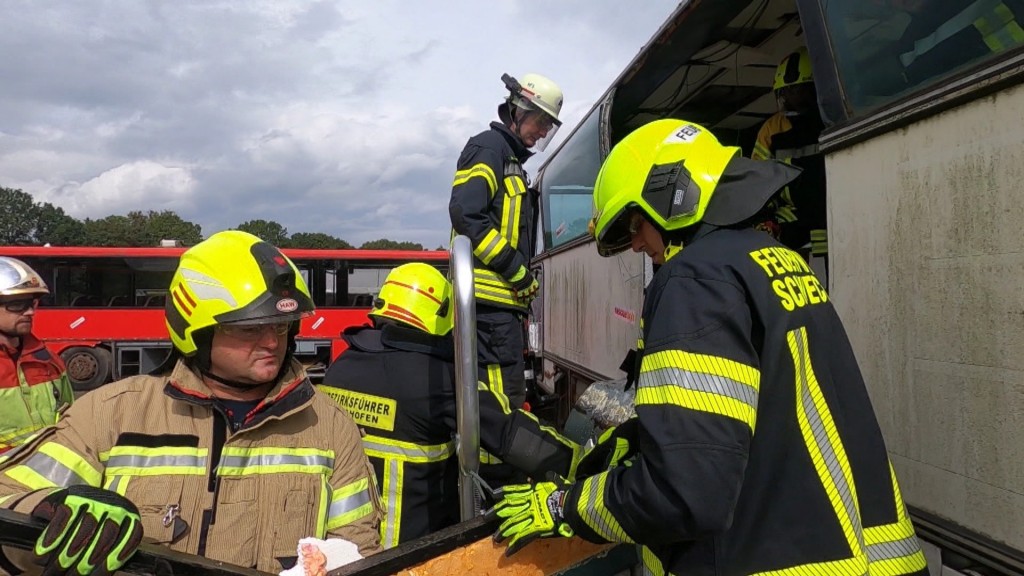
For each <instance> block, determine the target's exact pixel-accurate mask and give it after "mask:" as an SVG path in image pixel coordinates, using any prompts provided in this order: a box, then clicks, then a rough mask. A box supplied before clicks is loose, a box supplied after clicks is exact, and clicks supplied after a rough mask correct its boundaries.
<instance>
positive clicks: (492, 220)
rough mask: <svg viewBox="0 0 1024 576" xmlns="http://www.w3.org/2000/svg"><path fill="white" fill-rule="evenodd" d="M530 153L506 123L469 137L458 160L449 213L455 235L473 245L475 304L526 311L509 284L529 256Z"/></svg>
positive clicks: (533, 202) (533, 210)
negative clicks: (461, 236)
mask: <svg viewBox="0 0 1024 576" xmlns="http://www.w3.org/2000/svg"><path fill="white" fill-rule="evenodd" d="M530 155H531V153H530V151H529V150H527V149H526V147H525V146H524V145H523V143H522V141H521V140H520V139H519V137H518V136H516V135H515V134H513V133H512V132H511V131H510V130H509V129H508V128H506V127H505V125H503V124H501V123H499V122H492V123H491V128H490V130H487V131H485V132H481V133H480V134H477V135H476V136H473V137H472V138H470V139H469V142H468V143H467V144H466V147H465V148H464V149H463V150H462V155H461V156H459V163H458V166H457V168H456V172H455V183H454V184H453V185H452V197H451V202H450V203H449V204H448V213H449V215H450V216H451V220H452V233H453V235H455V234H458V235H465V236H468V237H469V239H470V241H471V243H472V244H473V255H474V263H475V267H474V268H475V269H474V287H475V292H476V299H477V301H478V302H481V303H485V304H489V305H492V306H497V307H500V308H509V309H512V310H516V311H525V310H526V304H525V303H523V302H522V301H520V300H517V299H516V298H515V291H514V290H513V289H512V285H511V283H510V280H511V278H513V277H514V276H515V275H516V273H517V272H518V271H519V270H520V267H522V266H526V267H529V264H530V257H531V256H532V255H533V249H534V234H535V230H534V228H535V225H536V224H535V223H536V220H537V218H536V214H537V197H536V192H535V191H533V190H532V189H530V188H529V181H528V178H527V176H526V172H525V171H524V170H523V163H524V162H526V160H527V159H528V158H529V157H530Z"/></svg>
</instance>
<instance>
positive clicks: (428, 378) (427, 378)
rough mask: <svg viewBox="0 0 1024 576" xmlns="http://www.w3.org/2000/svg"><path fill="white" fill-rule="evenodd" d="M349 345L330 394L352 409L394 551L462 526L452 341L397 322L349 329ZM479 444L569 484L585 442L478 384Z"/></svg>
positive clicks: (333, 371) (329, 381) (329, 379)
mask: <svg viewBox="0 0 1024 576" xmlns="http://www.w3.org/2000/svg"><path fill="white" fill-rule="evenodd" d="M344 338H345V341H346V342H347V343H348V345H349V347H348V349H346V350H345V351H344V352H342V353H341V356H339V357H338V359H337V360H336V361H335V362H334V364H332V365H331V367H330V369H329V370H328V371H327V374H326V376H325V377H324V386H323V388H322V389H323V390H324V391H325V392H327V393H328V395H330V396H331V397H333V398H334V399H336V400H337V401H338V403H339V404H341V405H342V406H344V407H346V408H347V409H348V410H349V411H350V412H351V413H352V417H353V418H354V419H355V421H356V423H357V424H359V425H360V426H361V427H362V428H363V431H364V432H365V436H364V437H363V447H364V448H365V450H366V454H367V455H368V456H369V457H370V461H371V462H372V463H373V467H374V469H375V470H376V472H377V479H378V485H379V486H380V487H381V492H382V494H383V497H384V506H385V510H386V516H385V520H384V524H383V526H382V532H383V534H382V542H383V545H384V547H385V548H390V547H393V546H395V545H397V544H398V543H400V542H407V541H409V540H413V539H415V538H419V537H420V536H424V535H426V534H429V533H430V532H434V531H437V530H440V529H441V528H444V527H446V526H450V525H452V524H455V523H457V522H458V521H459V497H458V485H457V480H458V474H459V471H458V468H459V464H458V458H457V457H456V456H455V440H454V433H455V430H456V429H457V421H456V412H455V402H456V400H455V394H456V390H455V378H454V366H453V363H452V341H451V338H448V337H438V336H432V335H430V334H427V333H425V332H421V331H419V330H415V329H412V328H406V327H402V326H397V325H385V326H384V327H383V329H376V328H370V327H358V328H350V329H349V330H347V331H346V332H345V334H344ZM478 398H479V406H480V445H481V446H483V447H484V448H486V449H487V450H488V451H490V452H492V453H494V454H496V455H497V456H498V457H500V458H501V459H502V460H503V461H505V462H507V463H509V464H511V465H513V466H516V467H517V468H519V469H520V470H523V471H524V472H526V473H528V474H529V475H531V476H533V477H536V478H543V477H544V474H545V473H546V472H548V471H551V472H555V473H557V474H559V475H561V476H566V477H568V476H569V475H571V474H572V473H573V467H574V465H575V462H576V460H577V456H578V454H577V453H578V447H577V445H576V444H575V443H574V442H572V441H571V440H568V439H566V438H564V437H562V436H560V435H559V434H557V433H556V432H555V431H554V430H553V429H551V428H548V427H547V426H542V425H541V424H540V423H539V422H538V421H537V419H536V418H535V417H534V416H533V415H531V414H530V413H528V412H523V411H521V410H510V408H509V404H508V399H507V398H506V397H505V396H504V395H501V394H496V393H494V392H492V391H491V390H489V389H488V388H487V387H486V386H484V385H483V384H482V383H481V384H480V385H479V396H478Z"/></svg>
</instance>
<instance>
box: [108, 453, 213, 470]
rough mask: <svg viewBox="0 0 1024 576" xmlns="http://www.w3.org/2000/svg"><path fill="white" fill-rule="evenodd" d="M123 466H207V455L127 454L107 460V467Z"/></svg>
mask: <svg viewBox="0 0 1024 576" xmlns="http://www.w3.org/2000/svg"><path fill="white" fill-rule="evenodd" d="M122 466H128V467H131V468H157V467H161V466H178V467H189V468H199V467H203V468H205V467H206V457H205V456H195V455H185V454H169V455H165V456H140V455H138V454H125V455H122V456H111V457H110V458H109V459H108V460H107V468H117V467H122Z"/></svg>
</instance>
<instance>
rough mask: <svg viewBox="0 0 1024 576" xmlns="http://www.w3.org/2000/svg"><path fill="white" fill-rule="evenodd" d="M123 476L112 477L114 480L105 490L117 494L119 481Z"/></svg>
mask: <svg viewBox="0 0 1024 576" xmlns="http://www.w3.org/2000/svg"><path fill="white" fill-rule="evenodd" d="M123 479H124V476H114V479H113V480H111V481H110V486H107V490H110V491H111V492H117V489H118V488H120V487H121V480H123Z"/></svg>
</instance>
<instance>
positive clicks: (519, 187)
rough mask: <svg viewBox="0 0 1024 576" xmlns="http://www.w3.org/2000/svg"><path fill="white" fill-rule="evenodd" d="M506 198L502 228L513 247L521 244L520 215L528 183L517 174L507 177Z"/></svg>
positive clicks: (502, 215)
mask: <svg viewBox="0 0 1024 576" xmlns="http://www.w3.org/2000/svg"><path fill="white" fill-rule="evenodd" d="M505 191H506V198H505V202H504V204H503V207H502V213H501V228H502V230H503V232H504V236H505V238H508V239H509V241H510V242H511V244H512V247H513V248H517V247H518V246H519V217H520V214H519V212H520V209H521V207H522V201H523V195H525V194H526V183H524V182H523V179H522V178H520V177H519V176H517V175H512V176H508V177H506V178H505Z"/></svg>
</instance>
